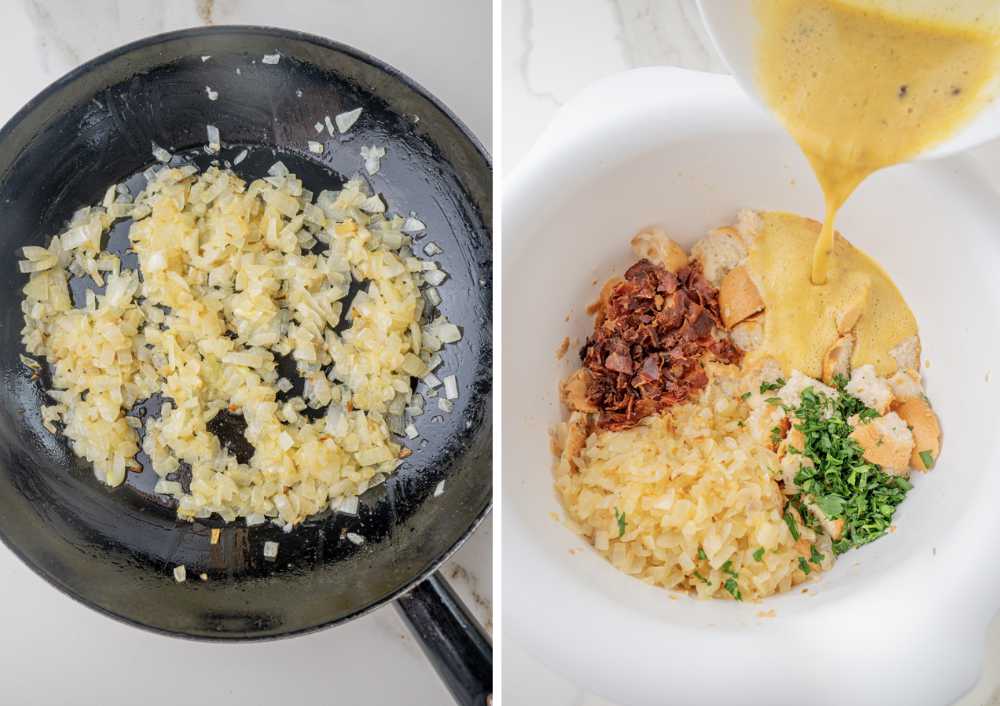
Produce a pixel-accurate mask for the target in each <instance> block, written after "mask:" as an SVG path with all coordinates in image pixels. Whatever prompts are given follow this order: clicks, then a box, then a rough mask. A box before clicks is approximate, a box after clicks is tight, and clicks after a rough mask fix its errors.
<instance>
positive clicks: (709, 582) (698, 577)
mask: <svg viewBox="0 0 1000 706" xmlns="http://www.w3.org/2000/svg"><path fill="white" fill-rule="evenodd" d="M694 576H695V578H697V579H701V582H702V583H704V584H705V585H706V586H711V585H712V582H711V581H709V580H708V579H707V578H705V577H704V576H702V575H701V574H699V573H698V572H697V571H695V572H694Z"/></svg>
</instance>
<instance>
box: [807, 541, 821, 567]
mask: <svg viewBox="0 0 1000 706" xmlns="http://www.w3.org/2000/svg"><path fill="white" fill-rule="evenodd" d="M809 561H811V562H812V563H814V564H815V565H816V566H819V565H820V564H821V563H823V555H822V554H820V553H819V552H818V551H816V545H815V544H810V545H809Z"/></svg>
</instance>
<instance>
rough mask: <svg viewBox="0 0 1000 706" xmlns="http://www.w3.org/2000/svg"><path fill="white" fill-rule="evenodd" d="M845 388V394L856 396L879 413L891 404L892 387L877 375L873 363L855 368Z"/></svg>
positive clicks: (883, 412)
mask: <svg viewBox="0 0 1000 706" xmlns="http://www.w3.org/2000/svg"><path fill="white" fill-rule="evenodd" d="M845 389H846V390H847V394H849V395H853V396H855V397H857V398H858V399H859V400H861V401H862V402H864V403H865V406H867V407H871V408H872V409H874V410H875V411H876V412H878V413H879V414H885V413H886V412H887V411H889V405H891V404H892V400H893V395H892V388H891V387H889V383H888V382H886V381H885V380H884V379H883V378H880V377H879V376H878V374H877V373H876V372H875V366H874V365H862V366H861V367H860V368H855V369H854V371H853V372H852V373H851V380H850V382H848V383H847V387H846V388H845Z"/></svg>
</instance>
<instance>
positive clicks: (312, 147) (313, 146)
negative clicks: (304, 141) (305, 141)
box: [309, 140, 323, 154]
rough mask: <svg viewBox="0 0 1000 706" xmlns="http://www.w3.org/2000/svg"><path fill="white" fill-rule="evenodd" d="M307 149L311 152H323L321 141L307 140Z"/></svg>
mask: <svg viewBox="0 0 1000 706" xmlns="http://www.w3.org/2000/svg"><path fill="white" fill-rule="evenodd" d="M309 151H310V152H312V153H313V154H323V143H322V142H316V141H315V140H309Z"/></svg>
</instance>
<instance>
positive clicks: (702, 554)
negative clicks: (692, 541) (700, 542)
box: [698, 547, 708, 561]
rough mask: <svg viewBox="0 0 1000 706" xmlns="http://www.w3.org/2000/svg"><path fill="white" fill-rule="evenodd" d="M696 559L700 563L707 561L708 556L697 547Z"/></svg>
mask: <svg viewBox="0 0 1000 706" xmlns="http://www.w3.org/2000/svg"><path fill="white" fill-rule="evenodd" d="M698 558H699V559H701V560H702V561H708V555H707V554H706V553H705V550H704V549H702V548H701V547H698Z"/></svg>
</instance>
